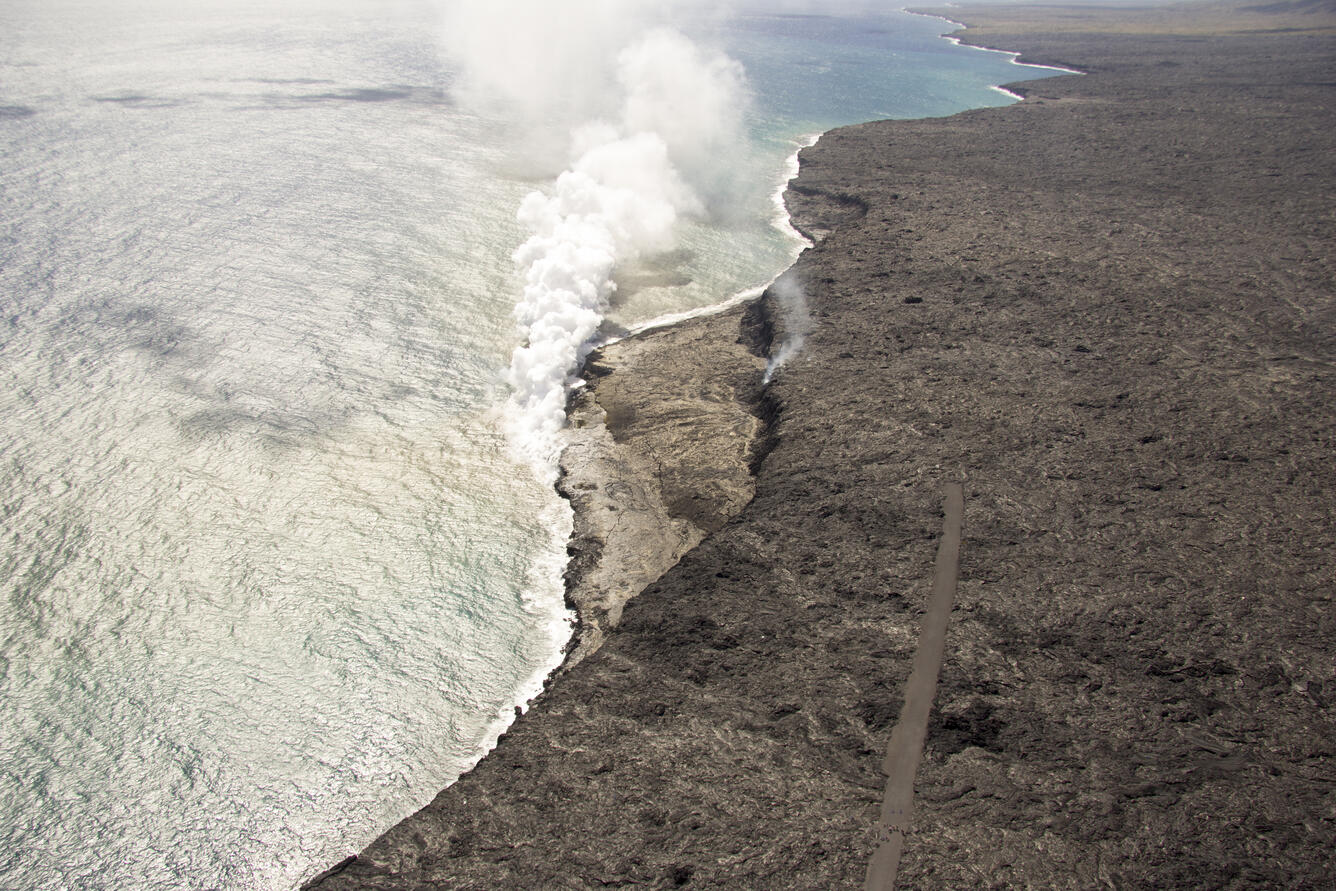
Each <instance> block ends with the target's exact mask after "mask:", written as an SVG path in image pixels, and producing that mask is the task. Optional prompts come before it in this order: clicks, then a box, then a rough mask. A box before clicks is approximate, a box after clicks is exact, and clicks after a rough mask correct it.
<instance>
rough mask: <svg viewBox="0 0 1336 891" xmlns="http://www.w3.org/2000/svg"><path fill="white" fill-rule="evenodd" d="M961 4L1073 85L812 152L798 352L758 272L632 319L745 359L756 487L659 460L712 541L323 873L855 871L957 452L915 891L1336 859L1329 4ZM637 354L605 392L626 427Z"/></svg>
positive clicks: (856, 875)
mask: <svg viewBox="0 0 1336 891" xmlns="http://www.w3.org/2000/svg"><path fill="white" fill-rule="evenodd" d="M946 12H947V14H949V15H950V16H951V17H952V18H955V19H962V20H964V21H966V22H968V23H970V24H971V26H977V30H971V31H970V32H969V33H968V34H967V35H966V37H967V39H968V40H970V41H973V42H978V43H980V44H985V45H988V46H996V47H1001V48H1007V49H1013V50H1019V51H1021V52H1022V54H1023V55H1022V58H1023V60H1024V61H1036V62H1039V63H1044V64H1060V65H1063V66H1067V67H1073V68H1078V69H1080V70H1083V71H1086V72H1088V73H1087V74H1086V75H1084V76H1080V77H1077V76H1072V77H1060V78H1053V79H1048V80H1042V81H1035V82H1028V83H1021V84H1019V85H1008V86H1009V89H1012V90H1014V91H1016V92H1018V93H1021V94H1023V95H1025V96H1026V101H1025V102H1022V103H1019V104H1017V105H1013V106H1008V107H1005V108H999V109H985V110H978V111H972V112H966V113H964V114H960V115H956V116H954V117H951V118H944V119H933V120H923V121H892V122H880V123H875V124H867V125H860V126H857V127H851V128H846V129H842V130H837V131H833V132H831V133H829V134H827V135H826V136H825V137H823V138H822V140H821V141H820V142H819V143H818V144H817V145H816V146H815V147H813V148H811V149H808V150H806V151H804V153H803V155H802V172H801V174H800V176H799V178H798V180H797V181H796V182H795V183H794V184H793V187H792V188H791V189H790V191H789V193H788V195H787V200H788V202H789V205H790V209H791V212H792V214H793V217H794V219H795V222H796V223H797V225H798V226H799V227H800V228H801V229H803V230H805V231H807V232H809V233H811V234H813V235H815V236H817V237H818V238H820V241H819V243H818V244H817V245H816V246H815V247H813V248H812V249H810V250H808V251H807V252H805V253H804V254H803V256H802V257H801V258H800V259H799V261H798V263H797V264H796V266H795V270H794V272H795V274H797V275H798V276H800V278H801V280H802V281H803V282H804V284H805V286H806V291H807V297H808V301H809V303H810V305H811V309H812V317H813V323H814V330H813V331H812V333H811V334H810V335H809V337H808V338H807V343H806V347H805V350H804V352H803V354H802V355H801V356H800V357H799V358H797V359H795V360H794V361H793V362H791V363H790V364H789V365H788V366H786V367H785V368H784V369H783V370H782V371H781V372H780V373H779V374H778V375H777V376H776V378H775V380H774V381H773V383H772V384H771V385H770V387H768V388H767V389H765V390H764V391H763V392H761V391H759V390H757V388H755V387H754V386H753V385H752V384H750V383H749V380H750V378H749V377H748V375H749V374H752V373H754V369H755V365H756V363H757V362H758V361H759V359H758V358H757V357H755V356H754V355H752V353H753V352H755V351H761V350H763V349H764V348H765V346H766V344H767V343H769V342H772V341H773V340H774V338H775V336H780V337H782V336H783V331H782V319H781V318H780V314H779V313H778V312H777V310H776V306H775V303H774V300H773V297H772V296H767V297H766V298H763V299H762V300H761V301H760V302H759V303H758V304H755V305H753V307H752V308H751V309H750V310H749V311H738V312H734V313H729V314H725V315H723V316H719V317H714V318H711V319H703V320H694V321H692V322H689V323H686V324H685V325H683V326H680V328H678V329H675V330H674V331H673V332H664V333H660V334H655V335H651V336H650V337H651V339H653V338H660V339H659V340H654V341H653V342H654V343H659V344H663V350H664V352H663V353H662V354H661V355H659V356H657V357H656V362H660V361H665V357H666V356H670V355H671V354H672V353H673V351H674V350H676V351H677V358H676V360H675V361H676V363H677V365H676V366H672V367H675V368H676V369H678V370H679V371H680V372H681V377H682V378H683V380H686V379H689V378H690V377H691V374H690V372H691V370H692V369H693V368H696V367H697V366H699V364H700V359H699V357H700V356H701V355H702V351H704V352H706V353H709V354H710V355H716V354H717V355H719V356H723V357H729V358H726V359H720V361H721V362H725V363H731V364H730V365H729V366H728V367H730V368H732V369H733V370H732V371H729V372H728V374H727V375H726V377H727V381H728V384H727V387H724V388H722V389H719V391H718V392H716V393H715V394H714V396H712V397H711V398H712V399H713V400H714V401H719V402H727V401H728V400H729V399H733V400H736V401H739V403H740V404H742V405H743V406H744V409H745V411H744V414H749V416H751V417H754V418H756V419H758V420H759V421H761V422H762V423H761V424H760V425H759V427H755V425H750V426H751V427H755V430H756V431H759V433H760V434H761V435H760V437H759V439H757V440H756V443H757V444H756V445H754V446H750V447H748V448H747V449H744V450H743V451H742V452H740V453H739V454H741V455H742V460H744V461H746V462H747V463H749V464H751V465H752V466H753V468H754V469H755V470H756V477H755V482H754V486H755V493H754V497H752V499H751V500H750V502H749V503H746V505H745V507H742V509H741V512H740V513H737V515H736V516H734V517H733V518H732V519H731V520H723V519H721V517H723V513H720V512H719V511H716V510H714V508H713V507H710V505H718V504H723V503H724V502H725V501H728V499H727V498H722V497H720V498H706V499H704V501H700V500H693V499H692V498H691V497H690V496H689V494H687V493H686V492H685V489H683V488H682V487H681V486H679V485H678V484H679V483H680V482H681V481H682V480H689V479H690V478H691V473H690V471H691V469H692V468H691V466H690V464H691V462H690V461H688V462H686V463H685V464H684V465H683V471H682V476H681V477H680V478H676V477H675V478H674V479H675V480H676V482H674V483H673V486H672V487H671V488H672V490H673V492H674V493H676V494H674V495H673V496H672V497H671V498H668V499H666V502H671V504H670V505H669V513H670V514H671V515H672V516H674V517H682V516H690V517H695V518H696V519H697V520H699V521H700V523H701V524H702V525H701V528H703V529H705V530H706V532H707V533H709V534H708V535H707V537H706V538H705V539H704V540H703V541H702V542H701V543H700V544H699V545H698V546H696V547H695V549H694V550H691V551H689V552H687V553H686V554H685V556H683V557H682V559H681V561H680V562H679V563H678V564H677V565H676V566H675V567H673V568H672V569H671V570H670V571H669V572H668V573H667V574H665V575H664V576H663V577H662V578H661V579H659V580H658V581H657V582H656V583H654V584H652V585H651V586H650V587H649V588H648V589H647V590H646V591H645V592H644V593H643V594H641V595H640V596H639V597H637V598H635V599H634V600H631V601H630V602H629V604H627V606H626V607H625V612H624V614H623V615H622V618H621V624H620V625H619V626H617V628H616V629H615V630H614V631H613V632H612V633H611V634H610V635H608V637H607V639H606V642H605V643H604V644H603V646H602V648H601V649H599V650H598V651H597V652H594V653H593V654H592V655H591V656H589V657H588V658H586V659H584V661H582V662H580V663H579V664H577V665H574V666H573V667H572V668H571V669H570V670H569V671H568V672H566V673H565V674H564V675H562V676H561V677H560V678H559V679H557V680H556V681H555V682H554V683H553V684H552V685H551V686H550V688H549V690H548V691H547V692H546V693H545V694H544V695H543V697H542V698H541V699H540V700H539V701H538V702H537V703H536V704H535V706H534V707H533V708H532V709H531V710H530V711H529V713H528V714H527V715H525V716H524V717H522V718H520V719H519V720H518V721H516V723H515V725H514V726H513V727H512V729H511V730H510V731H509V732H508V733H507V734H506V735H505V736H504V737H503V738H502V739H501V742H500V744H499V745H498V746H497V748H496V750H495V751H494V752H493V753H492V754H491V755H489V756H488V757H487V758H485V759H484V760H483V761H482V762H481V763H480V764H479V765H478V767H477V768H475V769H474V770H473V771H472V772H471V773H469V774H468V775H466V776H464V777H463V778H461V779H460V780H459V782H457V783H456V784H455V785H453V786H451V787H450V788H449V789H447V790H445V791H443V792H442V793H441V794H440V795H439V796H438V797H437V798H436V800H435V801H433V802H432V803H431V804H430V805H429V806H428V807H427V808H424V809H423V810H422V811H420V812H419V813H417V814H415V815H414V816H412V817H410V818H408V819H407V820H405V821H404V822H402V823H401V824H399V825H398V826H396V827H395V828H393V829H392V830H390V831H389V832H388V833H386V835H384V836H382V838H380V839H379V840H377V841H376V842H375V843H374V844H372V845H371V846H370V847H369V848H368V849H367V850H366V851H365V852H363V853H362V854H361V855H360V856H359V857H358V858H357V859H355V860H353V861H351V862H350V863H347V864H344V865H343V866H342V867H341V868H340V869H339V870H338V871H337V872H335V873H333V874H331V875H329V876H327V877H324V878H323V879H321V880H319V881H317V882H314V883H312V886H313V887H319V888H321V889H345V888H428V887H429V888H437V887H439V888H451V889H496V888H517V889H548V888H572V889H574V888H598V887H607V886H638V887H646V886H647V887H652V888H671V887H688V888H719V889H725V888H727V889H738V888H758V889H759V888H764V889H775V888H812V889H818V888H820V889H829V888H853V887H859V886H861V884H862V881H863V875H864V871H865V869H866V865H867V862H868V858H869V857H870V855H871V852H872V850H873V847H874V844H875V841H876V837H875V826H876V823H877V819H878V805H879V799H880V794H881V789H882V785H883V781H884V778H883V777H882V775H881V773H880V769H879V767H880V762H881V757H882V753H883V752H884V751H885V746H886V741H887V738H888V736H889V733H890V729H891V727H892V726H893V724H894V722H895V719H896V716H897V714H898V712H899V707H900V689H901V687H902V685H903V683H904V681H905V679H906V677H907V675H908V671H909V666H910V661H911V659H912V656H913V652H914V645H915V639H916V636H917V633H918V616H919V614H920V610H921V607H922V604H923V603H924V601H925V599H926V597H927V594H928V589H929V584H930V574H931V567H932V562H933V551H934V548H935V544H936V536H937V535H938V532H939V530H940V528H941V523H940V504H941V501H940V491H941V484H942V483H943V482H944V481H947V480H951V479H963V480H964V482H965V497H966V515H965V542H964V548H963V552H962V565H961V580H960V590H959V595H958V598H957V606H956V610H955V613H954V615H953V618H952V623H953V624H952V626H951V628H950V631H949V633H948V639H947V649H946V659H945V663H944V668H943V672H942V677H941V682H940V686H939V688H938V694H937V701H936V709H935V712H934V719H933V721H932V724H931V725H930V728H929V735H928V741H927V748H926V751H925V753H924V760H923V763H922V766H921V768H920V773H919V778H918V783H917V796H918V805H917V813H916V819H915V823H914V827H913V831H912V832H911V833H910V834H909V837H908V842H907V846H906V850H905V855H904V859H903V862H902V866H901V871H900V880H901V885H900V887H905V888H910V887H918V888H974V887H979V888H982V887H1034V888H1049V887H1071V888H1087V887H1089V888H1096V887H1117V888H1244V887H1285V888H1321V887H1328V886H1329V883H1330V880H1331V879H1330V856H1331V854H1330V852H1331V851H1332V850H1333V849H1336V771H1334V770H1333V767H1332V763H1333V761H1332V759H1333V756H1336V652H1334V651H1336V605H1334V604H1333V594H1334V593H1336V592H1334V591H1333V582H1332V579H1333V578H1336V528H1334V523H1333V511H1334V508H1333V497H1334V496H1333V494H1332V493H1333V492H1336V467H1334V466H1333V462H1332V457H1333V455H1336V279H1334V276H1333V271H1332V268H1331V263H1332V262H1333V261H1332V258H1333V257H1336V198H1334V197H1333V196H1336V76H1333V67H1334V66H1333V59H1336V11H1333V9H1332V4H1331V3H1330V2H1327V0H1320V2H1306V0H1305V2H1299V3H1280V4H1266V5H1262V6H1258V7H1253V8H1251V9H1250V8H1247V7H1239V6H1228V5H1207V6H1192V7H1186V8H1172V7H1171V8H1168V9H1167V10H1166V9H1160V8H1152V9H1128V8H1125V7H1124V8H1111V9H1107V10H1103V9H1098V8H1072V9H1064V8H1061V7H1052V6H1049V7H1042V8H1039V7H1036V8H1034V9H1033V10H1029V9H1025V8H1023V7H992V6H990V7H978V8H968V7H964V8H959V7H957V8H952V9H951V10H949V11H946ZM776 325H780V326H781V330H779V331H777V332H776V331H775V326H776ZM739 342H740V343H739ZM674 343H676V344H677V345H676V346H674V345H673V344H674ZM707 343H713V344H714V346H712V347H707V346H704V345H703V344H707ZM738 348H740V349H738ZM672 367H670V369H669V372H668V373H670V374H671V373H672ZM749 369H750V370H749ZM634 373H635V371H634V368H632V369H631V370H630V371H619V370H618V369H616V368H613V367H606V368H605V369H604V371H603V372H601V374H602V379H601V380H599V381H596V382H595V384H594V386H595V389H597V388H599V387H605V388H606V389H605V392H607V393H609V394H611V395H610V396H609V399H610V400H612V402H610V403H609V404H613V403H615V404H616V405H617V406H618V408H617V411H615V412H609V419H610V424H611V425H612V426H616V427H618V429H619V430H621V431H622V432H623V433H624V434H626V432H627V431H633V430H634V429H635V426H636V423H635V418H636V417H637V415H638V413H639V410H638V409H637V406H636V404H635V398H633V397H631V396H628V395H627V394H628V393H631V392H633V391H632V390H631V389H619V388H620V387H622V384H620V383H617V381H618V378H617V375H619V374H630V375H632V376H634ZM652 393H653V391H652V390H650V391H648V393H647V395H646V396H645V397H644V398H645V399H647V400H652V399H653V398H654V397H653V395H652ZM617 394H621V395H617ZM682 398H683V399H684V400H686V401H692V400H693V399H694V397H691V396H684V397H682ZM641 408H643V410H644V411H646V412H649V413H650V414H651V415H653V413H654V412H655V411H658V410H659V408H658V407H656V406H654V405H649V404H645V405H643V406H642V407H641ZM614 415H615V417H614ZM656 417H670V418H671V417H675V415H673V414H672V413H671V412H670V413H669V414H668V415H657V416H656ZM744 420H745V419H744ZM651 426H654V427H661V426H663V424H662V423H661V422H658V421H656V422H655V423H654V424H653V425H651ZM734 427H735V429H743V428H747V427H749V424H738V425H734ZM626 435H628V436H629V434H626ZM614 438H615V437H614ZM706 482H708V480H707V481H706ZM679 489H680V490H681V491H679ZM730 497H731V496H730ZM730 503H731V502H730ZM702 504H705V505H706V507H704V508H702V507H701V505H702ZM707 508H708V509H707ZM730 510H731V508H730ZM718 524H722V525H718ZM711 527H714V528H711Z"/></svg>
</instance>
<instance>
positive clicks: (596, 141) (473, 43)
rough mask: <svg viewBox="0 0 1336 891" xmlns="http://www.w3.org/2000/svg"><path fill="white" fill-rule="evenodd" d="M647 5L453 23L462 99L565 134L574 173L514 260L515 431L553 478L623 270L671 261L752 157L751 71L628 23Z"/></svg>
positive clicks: (525, 214)
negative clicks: (746, 120)
mask: <svg viewBox="0 0 1336 891" xmlns="http://www.w3.org/2000/svg"><path fill="white" fill-rule="evenodd" d="M639 5H641V4H637V3H635V2H627V0H623V2H621V3H613V2H607V0H601V2H600V0H577V2H565V3H562V4H550V5H544V4H538V3H532V2H516V0H504V2H496V0H493V2H492V3H490V4H488V5H487V6H485V7H484V6H482V5H477V6H469V5H464V6H458V7H456V8H455V9H454V10H453V12H452V13H451V14H450V16H449V17H448V22H449V23H450V26H451V28H452V29H453V30H452V33H453V34H454V40H453V42H454V43H456V44H458V51H457V54H456V55H457V58H458V59H460V60H462V61H463V62H464V63H465V70H464V75H463V78H462V80H461V82H460V96H461V98H464V99H465V101H470V100H477V99H481V100H483V101H487V102H501V103H504V104H506V105H507V106H508V107H509V108H510V109H512V110H513V111H514V112H517V113H518V114H519V115H521V116H528V120H527V121H526V123H528V124H531V125H532V126H533V127H534V129H535V130H536V131H541V130H542V129H543V128H545V127H547V128H549V132H550V127H551V126H552V124H553V123H554V122H559V123H563V124H568V125H569V130H570V133H569V140H570V142H569V146H570V155H569V157H573V158H574V160H573V161H572V162H571V163H570V165H569V166H568V167H567V169H566V170H565V171H564V172H563V173H561V175H560V176H558V177H557V179H556V182H555V184H554V185H553V186H552V187H551V188H550V189H547V190H544V191H538V192H533V193H531V194H530V195H529V196H528V197H526V198H525V199H524V201H523V203H522V204H521V206H520V208H519V219H520V222H521V223H522V224H523V225H524V226H525V227H526V228H527V229H528V230H529V232H530V233H531V234H530V237H529V238H528V240H527V241H525V243H524V244H523V245H522V246H521V247H520V248H519V249H518V250H517V251H516V252H515V255H514V258H515V263H516V265H517V267H518V269H519V271H520V273H521V275H522V277H523V280H524V292H523V295H522V297H521V298H520V300H519V302H518V304H517V305H516V307H515V317H516V320H517V321H518V323H519V326H520V329H521V334H522V336H523V338H524V344H523V345H522V346H520V347H519V348H518V349H516V350H515V353H514V356H513V357H512V361H511V367H510V371H509V375H508V381H509V383H510V385H511V387H512V390H513V393H512V396H511V398H510V403H509V409H510V410H509V426H510V431H509V432H510V433H511V438H512V441H513V442H514V443H515V445H516V447H517V448H518V449H519V451H520V452H521V453H522V454H523V456H524V457H526V458H527V459H529V460H530V461H531V462H533V463H534V465H535V467H536V468H538V469H539V471H540V473H542V474H544V475H546V476H551V475H553V474H554V473H555V466H556V458H557V456H558V454H559V451H560V442H559V431H560V430H561V428H562V427H563V426H564V424H565V419H566V414H565V408H566V399H567V395H568V393H569V391H570V389H571V388H572V387H573V386H575V385H576V383H577V381H576V379H575V377H574V374H575V372H576V370H577V369H578V367H579V364H580V363H581V362H582V361H583V360H584V358H585V356H586V354H587V352H588V350H589V349H590V343H591V340H592V338H593V337H594V336H595V334H596V332H597V330H598V327H599V324H600V323H601V322H602V319H603V315H604V313H605V312H606V310H607V308H608V301H609V299H610V298H611V296H612V294H613V292H614V290H615V288H616V285H615V283H614V281H613V273H614V270H615V269H616V267H617V265H618V264H619V263H623V262H626V261H628V260H632V259H635V258H636V257H639V256H643V255H647V254H654V253H657V252H662V251H667V250H670V249H671V248H672V247H673V245H674V232H675V227H676V224H677V222H678V220H679V219H680V218H681V217H682V216H683V215H700V214H704V213H706V212H707V211H708V208H709V207H710V205H711V204H712V203H714V202H715V201H717V200H719V198H720V196H721V195H722V193H723V191H724V190H725V189H726V188H727V185H728V182H729V176H728V169H727V167H726V166H725V165H726V163H727V162H726V160H725V159H728V158H730V157H736V156H737V152H738V150H739V148H740V147H741V146H742V145H744V142H743V136H742V120H743V116H744V114H745V111H746V106H747V101H748V91H747V87H746V79H745V76H744V73H743V71H742V67H741V66H740V65H739V64H738V63H736V62H734V61H732V60H730V59H728V58H727V57H725V56H724V55H722V54H721V53H718V52H714V51H708V50H705V49H702V48H701V47H700V46H698V45H696V44H695V43H693V42H692V41H691V40H689V39H688V38H687V37H685V36H684V35H682V34H681V33H680V32H678V31H675V30H672V29H669V28H665V27H658V26H651V27H645V22H646V21H649V20H651V17H650V16H649V15H648V14H646V15H639V16H637V15H636V14H634V13H635V12H636V11H637V10H636V7H637V6H639ZM652 8H654V7H651V5H650V4H648V3H646V4H643V9H641V10H639V11H640V12H642V13H648V11H649V10H650V9H652ZM558 10H559V12H558ZM558 16H560V19H558ZM633 22H635V23H636V26H634V27H633V26H632V23H633ZM492 37H497V38H498V40H500V41H504V43H499V42H498V43H495V44H494V43H493V42H492V41H491V39H490V38H492ZM568 37H569V38H571V39H570V40H567V39H566V38H568ZM609 47H614V48H615V47H620V49H619V50H614V52H612V53H609V52H608V48H609ZM517 48H518V50H519V55H518V56H517V55H516V50H517Z"/></svg>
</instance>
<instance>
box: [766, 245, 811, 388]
mask: <svg viewBox="0 0 1336 891" xmlns="http://www.w3.org/2000/svg"><path fill="white" fill-rule="evenodd" d="M769 290H770V294H771V296H773V297H774V298H775V303H776V304H777V306H778V308H779V326H780V329H781V335H782V339H781V341H780V345H779V349H778V350H776V351H775V354H774V355H773V356H771V357H770V361H769V362H767V363H766V366H765V376H764V377H763V378H762V381H761V382H762V383H763V384H768V383H770V379H771V378H772V377H774V376H775V372H776V371H778V370H779V368H780V366H782V365H783V364H784V363H785V362H788V361H789V360H790V359H792V358H793V357H794V356H796V355H798V353H799V352H801V351H802V348H803V344H804V343H806V341H807V335H809V334H811V333H812V315H811V313H810V312H809V311H808V309H807V292H806V291H804V290H803V286H802V283H801V282H800V281H798V275H797V273H795V272H794V271H793V270H789V271H788V272H785V273H784V274H783V275H781V276H780V277H779V278H777V279H775V282H774V284H772V285H771V286H770V289H769Z"/></svg>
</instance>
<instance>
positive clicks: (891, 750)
mask: <svg viewBox="0 0 1336 891" xmlns="http://www.w3.org/2000/svg"><path fill="white" fill-rule="evenodd" d="M964 513H965V493H964V489H963V488H962V487H961V485H960V483H948V484H947V486H946V521H945V523H944V526H943V529H942V542H941V544H940V545H939V546H938V549H937V566H936V568H935V569H934V571H933V578H932V598H931V599H930V600H929V601H928V611H927V612H926V613H925V614H924V616H923V629H922V631H920V632H919V647H918V652H917V653H916V654H915V656H914V670H913V671H912V672H911V673H910V675H909V683H907V684H906V685H905V704H904V707H903V708H901V709H900V720H899V722H898V723H897V724H896V725H895V729H894V730H892V731H891V742H890V744H889V745H888V746H887V748H886V760H885V761H884V762H882V770H883V771H884V772H885V774H886V777H887V779H886V797H885V798H884V799H883V800H882V804H881V823H880V824H879V825H878V827H877V838H878V844H877V851H876V853H875V854H874V855H873V856H872V861H871V862H870V863H869V864H868V872H867V883H866V885H865V887H866V889H867V891H891V889H892V888H894V887H895V876H896V873H897V872H898V871H899V869H900V853H901V851H903V850H904V844H905V833H906V832H908V831H909V826H910V824H911V823H912V822H913V818H914V776H915V774H917V773H918V766H919V760H920V759H921V758H922V757H923V740H924V737H926V736H927V734H928V715H929V714H930V713H931V711H932V700H933V696H934V695H936V692H937V677H938V675H939V674H940V673H941V670H942V653H943V652H944V651H945V649H946V626H947V624H948V622H949V621H950V619H951V606H952V604H953V603H954V601H955V597H956V582H957V581H958V580H959V579H960V539H961V529H962V525H963V517H964Z"/></svg>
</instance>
